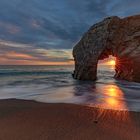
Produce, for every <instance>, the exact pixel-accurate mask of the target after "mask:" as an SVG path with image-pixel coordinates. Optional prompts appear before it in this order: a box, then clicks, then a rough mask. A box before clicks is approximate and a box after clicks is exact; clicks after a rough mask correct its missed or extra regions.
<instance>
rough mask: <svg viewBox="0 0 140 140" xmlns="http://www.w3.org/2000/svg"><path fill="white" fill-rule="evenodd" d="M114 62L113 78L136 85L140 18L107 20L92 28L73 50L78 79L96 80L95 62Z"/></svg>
mask: <svg viewBox="0 0 140 140" xmlns="http://www.w3.org/2000/svg"><path fill="white" fill-rule="evenodd" d="M109 55H113V56H115V57H116V59H117V63H116V74H115V77H116V78H119V79H124V80H128V81H136V82H140V15H136V16H131V17H127V18H123V19H121V18H119V17H115V16H114V17H109V18H106V19H104V20H103V21H102V22H99V23H97V24H95V25H93V26H92V27H91V28H90V29H89V30H88V32H87V33H85V34H84V36H83V37H82V39H81V40H80V41H79V42H78V44H77V45H76V46H75V47H74V48H73V56H74V60H75V70H74V74H73V77H74V78H75V79H79V80H96V74H97V63H98V60H101V59H104V58H107V57H109Z"/></svg>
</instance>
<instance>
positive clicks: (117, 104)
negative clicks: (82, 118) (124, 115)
mask: <svg viewBox="0 0 140 140" xmlns="http://www.w3.org/2000/svg"><path fill="white" fill-rule="evenodd" d="M101 91H102V94H103V95H104V97H103V99H102V102H100V105H99V106H102V107H104V108H110V109H117V110H118V109H119V110H127V106H126V103H125V99H124V93H123V91H122V90H121V89H120V88H119V87H118V86H117V85H107V86H104V88H102V89H101Z"/></svg>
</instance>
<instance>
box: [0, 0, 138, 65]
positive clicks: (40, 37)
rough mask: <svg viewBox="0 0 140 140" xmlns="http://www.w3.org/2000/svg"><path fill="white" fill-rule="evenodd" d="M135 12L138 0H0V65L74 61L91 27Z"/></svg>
mask: <svg viewBox="0 0 140 140" xmlns="http://www.w3.org/2000/svg"><path fill="white" fill-rule="evenodd" d="M136 14H140V0H0V65H62V64H64V65H65V64H66V65H67V64H73V57H72V48H73V47H74V45H75V44H76V43H77V42H78V41H79V40H80V38H81V37H82V35H83V34H84V32H86V31H87V30H88V29H89V27H90V26H92V25H93V24H95V23H97V22H99V21H101V20H103V18H105V17H108V16H119V17H126V16H131V15H136Z"/></svg>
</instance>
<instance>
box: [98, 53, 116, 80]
mask: <svg viewBox="0 0 140 140" xmlns="http://www.w3.org/2000/svg"><path fill="white" fill-rule="evenodd" d="M115 67H116V57H114V56H112V55H109V56H108V57H107V58H104V59H102V60H98V64H97V79H98V78H99V77H100V76H104V75H105V74H107V76H109V77H114V76H115Z"/></svg>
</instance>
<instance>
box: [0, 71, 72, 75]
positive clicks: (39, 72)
mask: <svg viewBox="0 0 140 140" xmlns="http://www.w3.org/2000/svg"><path fill="white" fill-rule="evenodd" d="M70 73H71V72H67V71H1V72H0V76H21V75H60V74H62V75H63V74H70Z"/></svg>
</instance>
